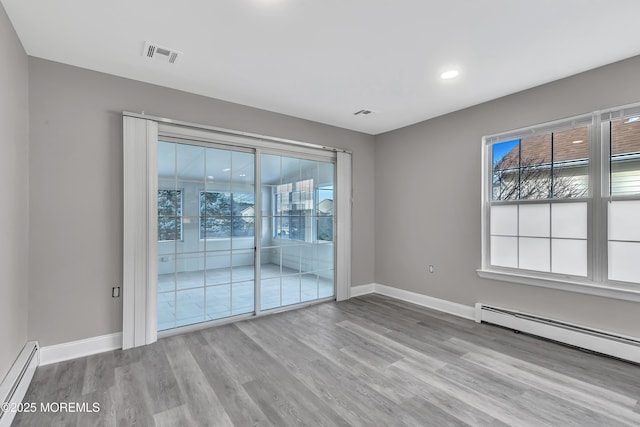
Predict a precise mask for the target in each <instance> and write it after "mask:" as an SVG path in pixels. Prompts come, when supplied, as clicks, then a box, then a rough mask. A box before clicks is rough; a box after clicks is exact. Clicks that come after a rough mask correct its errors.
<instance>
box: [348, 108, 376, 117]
mask: <svg viewBox="0 0 640 427" xmlns="http://www.w3.org/2000/svg"><path fill="white" fill-rule="evenodd" d="M373 113H374V111H372V110H364V109H363V110H360V111H356V112H355V113H353V115H354V116H366V115H369V114H373Z"/></svg>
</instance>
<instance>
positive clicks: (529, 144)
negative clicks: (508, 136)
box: [498, 120, 640, 169]
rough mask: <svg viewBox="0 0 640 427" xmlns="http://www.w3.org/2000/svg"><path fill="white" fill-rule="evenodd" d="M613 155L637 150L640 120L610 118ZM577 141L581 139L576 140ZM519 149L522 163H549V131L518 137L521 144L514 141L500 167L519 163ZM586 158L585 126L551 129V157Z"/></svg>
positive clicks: (562, 159) (569, 159)
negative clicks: (552, 131)
mask: <svg viewBox="0 0 640 427" xmlns="http://www.w3.org/2000/svg"><path fill="white" fill-rule="evenodd" d="M611 132H612V144H611V151H612V154H613V155H618V154H628V153H639V152H640V121H637V122H632V123H625V122H624V121H623V120H616V121H613V122H611ZM578 141H580V142H578ZM520 149H521V150H522V151H521V158H522V163H524V164H528V165H535V164H545V163H551V154H552V153H551V134H550V133H549V134H543V135H533V136H527V137H524V138H522V139H521V141H520V148H519V147H518V146H517V145H516V146H515V147H514V148H513V149H512V150H511V151H510V152H509V153H507V154H506V155H505V156H504V157H503V158H502V160H501V161H500V163H499V164H498V168H499V169H509V168H513V167H517V166H518V152H519V150H520ZM588 158H589V134H588V129H587V128H586V127H581V128H576V129H569V130H566V131H561V132H554V133H553V161H554V162H571V161H577V160H585V159H588Z"/></svg>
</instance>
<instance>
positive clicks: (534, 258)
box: [518, 237, 551, 271]
mask: <svg viewBox="0 0 640 427" xmlns="http://www.w3.org/2000/svg"><path fill="white" fill-rule="evenodd" d="M550 250H551V247H550V245H549V239H536V238H528V237H520V242H519V247H518V258H519V259H518V261H519V263H518V268H521V269H524V270H535V271H549V270H550V262H551V253H550Z"/></svg>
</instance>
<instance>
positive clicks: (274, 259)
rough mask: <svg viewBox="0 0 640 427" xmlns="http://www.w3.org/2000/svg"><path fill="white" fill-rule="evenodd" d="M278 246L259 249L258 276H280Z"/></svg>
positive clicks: (263, 277) (265, 277) (267, 277)
mask: <svg viewBox="0 0 640 427" xmlns="http://www.w3.org/2000/svg"><path fill="white" fill-rule="evenodd" d="M280 262H281V261H280V248H273V247H272V248H263V249H262V250H261V251H260V263H261V266H260V277H261V278H262V279H269V278H272V277H280V275H281V274H282V272H281V270H280Z"/></svg>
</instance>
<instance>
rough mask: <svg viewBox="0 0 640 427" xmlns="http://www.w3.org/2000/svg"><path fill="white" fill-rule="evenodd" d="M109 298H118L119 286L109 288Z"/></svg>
mask: <svg viewBox="0 0 640 427" xmlns="http://www.w3.org/2000/svg"><path fill="white" fill-rule="evenodd" d="M111 298H120V286H114V287H113V288H111Z"/></svg>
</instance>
